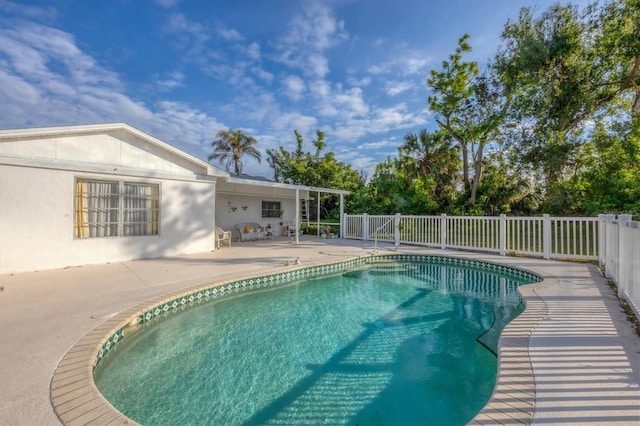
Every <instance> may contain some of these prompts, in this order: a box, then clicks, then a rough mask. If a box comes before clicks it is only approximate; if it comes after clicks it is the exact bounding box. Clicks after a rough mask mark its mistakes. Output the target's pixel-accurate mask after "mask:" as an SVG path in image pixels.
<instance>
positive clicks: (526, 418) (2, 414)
mask: <svg viewBox="0 0 640 426" xmlns="http://www.w3.org/2000/svg"><path fill="white" fill-rule="evenodd" d="M381 247H384V246H382V245H381ZM387 247H388V246H387ZM400 251H401V252H418V253H429V254H441V255H453V256H459V257H464V258H476V259H482V260H489V261H494V262H497V263H502V264H507V265H512V266H520V267H524V268H527V269H529V270H532V271H534V272H536V273H538V274H540V275H542V276H543V277H545V281H544V283H543V284H541V285H532V286H527V287H525V288H523V290H524V293H523V294H524V298H525V299H526V300H527V310H526V311H525V313H523V314H522V315H521V316H520V317H518V318H517V319H516V320H514V321H513V322H512V323H511V324H510V325H509V327H508V328H507V329H506V331H505V332H504V333H503V336H502V339H501V347H500V359H499V363H500V372H499V378H498V380H499V382H498V385H497V387H496V390H495V392H494V395H493V399H492V401H491V403H490V404H488V405H487V406H486V407H485V408H484V409H483V411H482V412H481V413H480V414H479V415H478V417H476V419H475V423H476V424H523V423H531V422H533V423H536V424H545V423H546V424H552V423H556V424H557V423H581V424H585V423H592V424H602V423H607V424H637V422H639V421H640V404H638V401H640V374H639V369H640V354H639V352H640V339H638V336H637V335H636V334H635V332H634V331H633V330H632V329H631V326H630V324H629V323H628V322H627V321H626V317H625V315H624V313H623V312H622V310H621V308H620V306H619V304H618V301H617V299H616V297H615V295H614V294H613V293H612V292H611V291H610V290H609V288H608V287H607V286H606V282H605V280H604V279H603V278H602V277H600V276H599V275H598V271H597V268H596V267H595V266H594V265H590V264H585V263H571V262H557V261H548V260H542V259H529V258H510V257H500V256H494V255H488V254H482V253H465V252H454V251H442V250H437V249H424V248H415V247H400ZM371 252H372V243H371V242H368V243H362V242H359V241H350V240H347V241H345V240H320V239H313V238H310V239H304V240H303V241H302V244H300V245H299V246H297V245H294V244H290V243H289V242H287V241H273V242H264V243H262V242H261V243H256V244H234V245H233V246H232V247H231V248H230V249H229V248H223V249H221V250H217V251H215V252H212V253H201V254H196V255H189V256H180V257H175V258H168V259H155V260H141V261H129V262H119V263H114V264H107V265H94V266H85V267H77V268H68V269H64V270H54V271H42V272H33V273H24V274H15V275H2V276H0V286H1V287H3V291H1V292H0V333H1V334H0V339H1V341H2V342H3V344H2V345H0V359H1V360H2V363H0V378H1V380H2V386H0V424H3V425H4V424H6V425H32V424H38V425H50V424H58V423H59V420H58V418H57V416H56V414H55V412H54V411H53V409H52V406H51V401H50V381H51V377H52V374H53V372H54V370H55V369H56V366H58V364H59V362H60V360H61V359H62V357H63V356H64V354H65V353H67V351H68V350H69V348H71V347H72V346H73V345H74V344H75V343H76V342H78V340H79V339H80V338H82V337H83V336H84V335H86V334H87V333H89V332H90V331H92V330H93V329H95V328H96V327H98V326H100V325H101V324H104V323H105V321H108V318H110V317H111V316H112V315H114V314H115V313H118V312H124V311H126V310H127V309H129V308H130V307H132V306H134V305H136V304H139V303H142V302H144V301H146V300H150V299H152V298H155V297H158V296H161V295H163V294H166V293H168V292H172V291H178V290H183V289H186V288H190V287H194V286H196V285H202V284H203V283H210V282H215V281H216V280H224V279H230V278H232V277H237V276H240V275H247V274H260V273H271V272H276V271H280V270H283V269H284V268H286V267H285V266H284V262H285V261H286V260H287V259H293V258H300V260H301V262H302V265H303V266H304V265H309V264H312V263H313V264H317V263H326V262H335V261H339V260H341V259H346V258H351V257H354V256H367V255H369V254H371ZM525 289H527V290H525ZM70 396H71V395H70ZM77 420H78V421H76V422H75V423H80V419H77ZM94 422H96V421H95V419H94ZM71 423H74V422H73V421H72V422H71ZM98 423H99V422H98Z"/></svg>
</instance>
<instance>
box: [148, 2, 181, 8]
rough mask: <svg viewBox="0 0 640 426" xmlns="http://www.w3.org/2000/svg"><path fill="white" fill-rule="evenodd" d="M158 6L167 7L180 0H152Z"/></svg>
mask: <svg viewBox="0 0 640 426" xmlns="http://www.w3.org/2000/svg"><path fill="white" fill-rule="evenodd" d="M153 2H154V3H156V4H157V5H158V6H160V7H163V8H165V9H169V8H171V7H173V6H175V5H176V4H178V3H179V2H180V0H153Z"/></svg>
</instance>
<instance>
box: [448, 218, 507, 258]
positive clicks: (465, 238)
mask: <svg viewBox="0 0 640 426" xmlns="http://www.w3.org/2000/svg"><path fill="white" fill-rule="evenodd" d="M446 224H447V228H446V238H447V240H446V246H447V247H451V248H468V249H474V250H483V251H492V252H499V251H500V243H499V241H500V227H499V225H500V218H496V217H482V216H447V217H446Z"/></svg>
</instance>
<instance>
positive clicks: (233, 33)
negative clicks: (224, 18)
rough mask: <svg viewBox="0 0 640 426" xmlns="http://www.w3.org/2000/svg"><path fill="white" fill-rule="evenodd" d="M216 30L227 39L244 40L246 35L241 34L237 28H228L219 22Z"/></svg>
mask: <svg viewBox="0 0 640 426" xmlns="http://www.w3.org/2000/svg"><path fill="white" fill-rule="evenodd" d="M216 32H217V33H218V35H219V36H220V37H222V38H223V39H225V40H227V41H241V40H244V36H243V35H242V34H240V32H238V31H237V30H234V29H233V28H231V29H229V28H226V27H225V26H224V25H222V24H219V25H218V28H216Z"/></svg>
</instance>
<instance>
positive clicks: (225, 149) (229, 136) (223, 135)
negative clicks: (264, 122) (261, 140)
mask: <svg viewBox="0 0 640 426" xmlns="http://www.w3.org/2000/svg"><path fill="white" fill-rule="evenodd" d="M256 143H258V141H257V140H256V139H255V138H253V137H251V136H247V135H245V134H244V133H242V131H241V130H233V129H229V130H220V131H219V132H218V133H217V134H216V137H215V139H214V140H213V142H211V146H212V147H213V152H212V153H211V155H209V157H208V159H207V160H208V161H211V160H218V161H219V162H220V163H222V164H224V166H225V169H226V170H227V171H230V169H231V168H232V167H233V173H235V174H236V175H239V174H241V173H242V166H243V163H242V157H245V156H248V157H251V158H254V159H255V160H257V161H258V163H260V162H261V160H262V154H261V153H260V151H258V150H257V149H256V148H255V146H254V145H255V144H256Z"/></svg>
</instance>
